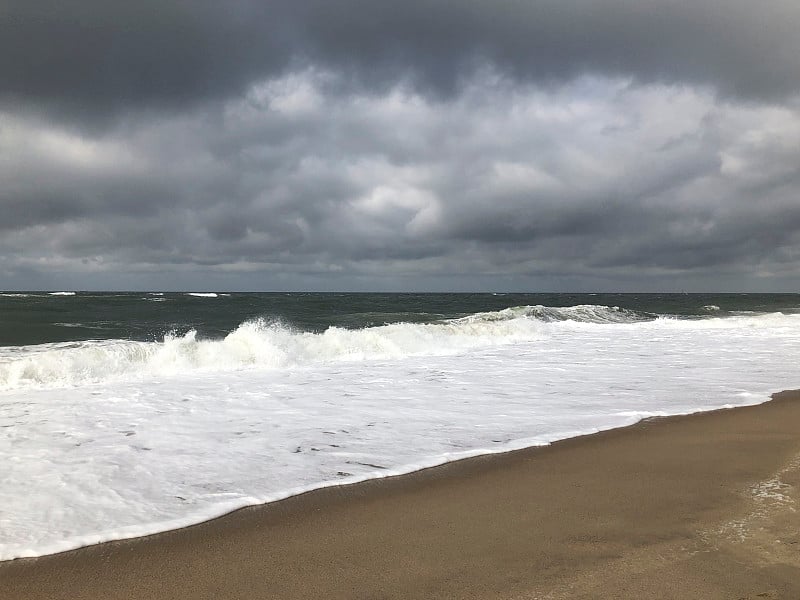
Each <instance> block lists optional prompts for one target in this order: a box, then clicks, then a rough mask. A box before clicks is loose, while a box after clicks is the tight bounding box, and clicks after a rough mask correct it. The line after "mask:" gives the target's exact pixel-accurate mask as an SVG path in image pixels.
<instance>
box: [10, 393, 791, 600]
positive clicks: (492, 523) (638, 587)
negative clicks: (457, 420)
mask: <svg viewBox="0 0 800 600" xmlns="http://www.w3.org/2000/svg"><path fill="white" fill-rule="evenodd" d="M793 486H797V487H793ZM798 488H800V394H799V393H797V392H786V393H782V394H777V395H776V396H775V397H774V399H773V401H771V402H768V403H766V404H762V405H760V406H755V407H746V408H737V409H732V410H722V411H715V412H712V413H702V414H697V415H690V416H685V417H670V418H664V419H654V420H648V421H645V422H642V423H640V424H638V425H635V426H632V427H627V428H623V429H617V430H613V431H609V432H603V433H599V434H595V435H590V436H584V437H580V438H574V439H571V440H566V441H563V442H558V443H555V444H553V445H551V446H548V447H544V448H535V449H529V450H522V451H517V452H510V453H507V454H501V455H493V456H487V457H479V458H474V459H468V460H464V461H460V462H457V463H451V464H449V465H445V466H442V467H437V468H434V469H428V470H426V471H422V472H419V473H415V474H411V475H407V476H402V477H396V478H391V479H386V480H379V481H371V482H366V483H361V484H357V485H352V486H345V487H337V488H329V489H325V490H319V491H316V492H311V493H308V494H304V495H302V496H298V497H295V498H290V499H288V500H285V501H281V502H277V503H273V504H270V505H266V506H261V507H256V508H250V509H244V510H240V511H237V512H235V513H232V514H230V515H227V516H225V517H223V518H220V519H216V520H214V521H210V522H208V523H203V524H201V525H197V526H194V527H189V528H186V529H181V530H178V531H173V532H168V533H165V534H159V535H155V536H150V537H146V538H140V539H136V540H129V541H122V542H112V543H108V544H101V545H98V546H92V547H89V548H83V549H80V550H76V551H72V552H67V553H63V554H58V555H53V556H47V557H42V558H37V559H24V560H16V561H9V562H5V563H0V598H2V599H3V600H6V599H25V600H36V599H47V600H55V599H61V598H63V599H70V600H80V599H84V598H93V599H94V598H97V599H104V600H113V599H118V598H137V599H144V598H154V599H155V598H165V599H180V598H187V599H188V598H191V599H200V598H215V599H220V600H221V599H228V598H231V599H233V598H236V599H255V598H280V599H290V598H303V599H310V598H326V599H327V598H354V599H365V600H366V599H372V600H376V599H386V598H426V599H430V598H447V599H461V598H463V599H467V598H476V599H478V598H480V599H488V598H504V599H513V600H519V599H528V598H548V599H549V598H554V599H555V598H682V599H683V598H704V599H705V598H709V599H710V598H734V599H736V598H793V599H796V598H800V512H795V509H796V508H797V507H798V506H800V503H799V502H800V499H799V498H800V493H798Z"/></svg>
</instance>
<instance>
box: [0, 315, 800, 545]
mask: <svg viewBox="0 0 800 600" xmlns="http://www.w3.org/2000/svg"><path fill="white" fill-rule="evenodd" d="M643 318H644V317H643V316H642V315H640V314H637V313H632V312H628V311H622V310H615V309H611V308H606V307H599V306H578V307H572V308H567V309H554V308H547V307H519V308H515V309H507V310H504V311H498V312H492V313H480V314H476V315H472V316H470V317H465V318H462V319H453V320H449V321H443V322H440V323H426V324H402V323H398V324H392V325H385V326H382V327H373V328H367V329H360V330H346V329H337V328H329V329H328V330H326V331H325V332H324V333H320V334H314V333H308V332H298V331H294V330H292V329H291V328H288V327H285V326H283V325H281V324H279V323H270V322H266V321H259V320H256V321H250V322H247V323H243V324H242V325H241V326H240V327H239V328H238V329H236V330H235V331H233V332H232V333H230V334H229V335H228V336H227V337H225V338H224V339H219V340H202V339H197V336H196V335H195V334H194V333H193V332H190V333H188V334H186V335H183V336H168V337H167V338H166V339H165V340H164V341H163V342H158V343H155V342H130V341H121V340H105V341H95V342H92V341H89V342H74V343H63V344H44V345H40V346H23V347H12V348H4V349H2V352H1V353H0V389H2V390H3V391H2V392H0V455H1V456H3V457H5V460H4V465H3V467H2V470H0V531H2V535H1V536H0V559H9V558H15V557H21V556H36V555H41V554H46V553H51V552H57V551H61V550H66V549H69V548H75V547H78V546H82V545H86V544H90V543H96V542H100V541H104V540H110V539H119V538H125V537H132V536H137V535H144V534H148V533H153V532H157V531H162V530H165V529H170V528H175V527H179V526H183V525H188V524H191V523H196V522H199V521H202V520H205V519H208V518H211V517H213V516H217V515H220V514H223V513H225V512H228V511H230V510H233V509H235V508H238V507H242V506H246V505H252V504H258V503H263V502H268V501H271V500H275V499H279V498H283V497H286V496H289V495H292V494H296V493H298V492H300V491H304V490H308V489H313V488H317V487H322V486H326V485H335V484H340V483H348V482H355V481H359V480H363V479H368V478H373V477H383V476H387V475H393V474H399V473H405V472H409V471H413V470H416V469H420V468H424V467H427V466H432V465H435V464H440V463H442V462H446V461H451V460H455V459H458V458H462V457H466V456H472V455H476V454H482V453H490V452H499V451H505V450H509V449H512V448H520V447H525V446H532V445H539V444H546V443H548V442H551V441H554V440H558V439H563V438H567V437H572V436H575V435H580V434H584V433H591V432H595V431H598V430H602V429H608V428H612V427H617V426H621V425H627V424H630V423H634V422H636V421H638V420H640V419H641V418H644V417H647V416H653V415H669V414H679V413H688V412H695V411H698V410H709V409H713V408H718V407H723V406H738V405H746V404H754V403H759V402H763V401H765V400H767V399H768V398H769V395H770V393H772V392H774V391H778V390H780V389H786V388H793V387H798V377H797V372H796V365H797V359H798V356H800V316H797V315H783V314H779V313H778V314H768V315H759V316H755V315H754V316H737V317H727V318H704V319H683V320H678V319H667V318H660V319H655V320H643Z"/></svg>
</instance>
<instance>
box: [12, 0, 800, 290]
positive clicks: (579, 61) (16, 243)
mask: <svg viewBox="0 0 800 600" xmlns="http://www.w3.org/2000/svg"><path fill="white" fill-rule="evenodd" d="M799 24H800V4H797V3H796V2H794V1H792V2H770V3H760V4H756V3H749V2H748V3H745V2H739V1H738V0H735V1H729V0H726V1H725V2H722V1H712V0H701V1H699V2H694V3H688V2H667V1H662V2H651V1H649V0H640V1H637V2H633V1H622V0H595V1H592V2H589V1H588V0H587V1H584V0H576V1H573V2H565V1H559V2H556V1H554V0H553V1H551V0H546V1H545V0H540V1H536V2H522V1H512V0H499V1H498V2H472V1H465V2H460V3H452V2H443V1H428V2H414V1H409V2H404V3H399V2H392V3H389V2H383V1H372V2H367V1H356V0H342V1H340V2H321V1H316V0H313V1H307V2H295V3H289V2H282V1H281V2H277V1H276V2H255V1H254V0H252V1H251V0H234V1H233V2H224V3H223V2H211V1H208V0H199V1H193V2H189V1H188V0H187V1H185V2H169V1H164V2H158V3H156V2H155V1H151V0H145V1H143V2H131V3H116V2H108V1H106V0H104V1H101V0H96V1H86V2H80V3H71V4H69V5H67V4H65V3H63V2H62V3H57V2H46V1H38V2H21V1H12V2H10V3H9V2H6V3H5V4H4V5H3V6H2V7H0V75H2V77H0V183H1V184H2V185H0V215H1V218H0V288H2V287H7V286H9V285H16V286H17V287H25V285H24V282H25V281H28V282H30V285H35V286H37V287H40V286H47V283H46V282H47V281H51V282H53V283H52V286H53V287H62V282H64V281H70V279H69V278H70V277H73V278H74V280H75V281H80V282H84V285H92V286H95V287H104V286H105V287H118V288H119V287H131V286H133V287H163V286H167V287H192V288H202V287H214V285H219V286H224V287H227V288H239V289H259V288H267V289H280V288H287V287H288V288H317V289H319V288H327V289H347V288H351V289H364V288H366V289H376V288H377V289H414V288H416V289H420V288H428V289H476V288H484V289H485V288H493V287H494V288H504V289H509V288H514V289H544V288H551V289H552V288H561V289H564V288H569V289H592V288H600V289H636V288H641V287H647V288H648V289H687V288H688V289H691V288H692V286H694V288H695V289H714V288H716V289H720V288H728V289H731V288H739V289H742V288H743V287H746V288H748V289H761V288H764V289H777V288H784V289H786V288H789V289H791V288H792V286H794V285H796V284H800V233H798V232H800V199H799V198H800V195H799V194H800V191H799V190H800V89H798V85H799V84H798V82H800V58H798V57H800V41H799V40H800V37H799V36H796V35H795V31H796V28H797V26H798V25H799ZM3 282H11V283H6V284H5V285H4V284H3ZM16 282H23V283H16ZM43 282H44V283H43ZM126 282H129V283H126ZM147 282H150V283H147ZM73 287H74V286H73Z"/></svg>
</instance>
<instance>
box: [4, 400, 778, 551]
mask: <svg viewBox="0 0 800 600" xmlns="http://www.w3.org/2000/svg"><path fill="white" fill-rule="evenodd" d="M773 393H774V392H765V393H764V394H760V393H752V392H743V393H740V394H737V395H738V396H739V397H740V398H742V399H743V400H745V401H744V402H741V403H726V404H720V405H716V406H710V407H703V408H700V409H696V410H689V411H677V412H670V411H620V412H618V413H614V414H613V415H609V416H617V417H623V418H622V419H620V422H619V423H616V424H614V425H609V426H608V427H588V428H586V429H577V430H572V431H565V432H562V433H558V434H555V435H553V436H538V437H531V438H521V439H518V440H509V441H507V442H503V443H501V444H498V445H497V446H492V447H491V448H476V449H472V450H463V451H460V452H446V453H444V454H439V455H437V456H435V457H431V458H428V459H426V460H423V461H421V462H418V463H412V464H407V465H402V466H399V467H394V468H386V469H375V470H374V471H370V472H368V473H365V474H363V475H357V476H356V475H354V476H351V477H342V478H339V479H336V480H328V481H322V482H319V483H313V484H309V485H305V486H297V487H293V488H289V489H286V490H283V491H281V492H277V493H275V494H270V495H267V496H245V497H242V498H236V499H235V500H232V501H229V502H221V503H219V504H214V505H212V506H208V507H205V508H204V509H203V510H198V511H196V512H193V513H191V514H190V515H187V516H185V517H182V518H180V519H170V520H168V521H158V522H155V523H148V524H145V525H129V526H127V527H122V528H120V529H112V530H109V531H104V532H101V533H94V534H88V535H82V536H76V537H73V538H70V539H67V540H64V541H63V542H60V543H57V544H49V545H46V546H42V547H40V548H39V549H38V550H22V551H19V550H18V551H16V552H15V554H14V555H13V556H2V555H0V562H3V561H7V560H16V559H21V558H38V557H41V556H48V555H52V554H59V553H62V552H68V551H70V550H77V549H78V548H84V547H87V546H94V545H97V544H103V543H106V542H115V541H123V540H131V539H135V538H141V537H147V536H151V535H156V534H160V533H167V532H169V531H175V530H178V529H183V528H185V527H191V526H193V525H199V524H201V523H205V522H208V521H211V520H214V519H218V518H220V517H223V516H225V515H228V514H230V513H232V512H235V511H237V510H240V509H243V508H248V507H252V506H263V505H266V504H271V503H273V502H278V501H280V500H285V499H287V498H291V497H293V496H299V495H300V494H305V493H308V492H312V491H314V490H321V489H325V488H329V487H336V486H350V485H354V484H357V483H362V482H365V481H371V480H376V479H385V478H387V477H397V476H401V475H408V474H410V473H416V472H418V471H423V470H425V469H431V468H433V467H438V466H441V465H444V464H447V463H451V462H456V461H459V460H464V459H467V458H474V457H477V456H491V455H493V454H504V453H507V452H514V451H516V450H524V449H526V448H540V447H543V446H549V445H550V444H552V443H554V442H560V441H563V440H568V439H573V438H578V437H583V436H587V435H593V434H596V433H600V432H603V431H612V430H615V429H622V428H625V427H630V426H632V425H635V424H637V423H639V422H641V421H643V420H645V419H648V418H654V417H677V416H681V415H694V414H700V413H706V412H713V411H715V410H727V409H731V408H742V407H745V406H756V405H758V404H764V403H766V402H769V401H770V400H771V398H772V394H773ZM765 396H766V397H765Z"/></svg>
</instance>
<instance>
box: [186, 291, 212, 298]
mask: <svg viewBox="0 0 800 600" xmlns="http://www.w3.org/2000/svg"><path fill="white" fill-rule="evenodd" d="M186 295H187V296H194V297H195V298H216V297H217V296H218V294H215V293H214V292H187V294H186Z"/></svg>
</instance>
